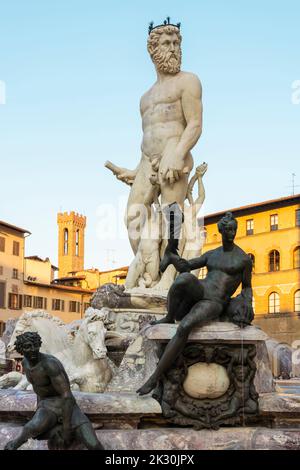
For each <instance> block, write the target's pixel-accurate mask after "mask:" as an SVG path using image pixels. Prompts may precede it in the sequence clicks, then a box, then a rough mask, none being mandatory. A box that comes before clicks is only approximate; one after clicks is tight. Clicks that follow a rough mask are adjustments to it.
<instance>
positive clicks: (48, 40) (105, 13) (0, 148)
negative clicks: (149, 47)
mask: <svg viewBox="0 0 300 470" xmlns="http://www.w3.org/2000/svg"><path fill="white" fill-rule="evenodd" d="M167 15H170V16H171V19H172V20H173V21H174V22H178V21H181V23H182V35H183V44H182V47H183V69H184V70H188V71H192V72H194V73H196V74H197V75H198V76H199V77H200V79H201V81H202V85H203V102H204V128H203V135H202V137H201V140H200V141H199V142H198V144H197V146H196V147H195V149H194V152H193V154H194V159H195V161H196V163H197V162H201V161H203V160H205V161H207V162H208V165H209V170H208V172H207V174H206V175H205V186H206V196H207V197H206V202H205V212H206V213H209V212H214V211H218V210H222V209H229V208H232V207H236V206H240V205H243V204H248V203H253V202H257V201H262V200H266V199H271V198H277V197H281V196H285V195H289V194H290V193H291V188H289V187H288V186H289V185H290V184H291V183H290V182H291V174H292V172H295V173H296V174H297V178H296V179H297V183H299V184H300V168H299V167H300V164H299V160H300V158H299V157H300V132H299V128H300V105H295V104H294V105H293V104H292V101H291V95H292V83H293V82H294V81H295V80H300V61H299V53H300V50H299V45H300V28H299V18H300V3H299V0H294V1H293V0H286V1H285V2H283V1H282V0H263V1H261V0H253V1H251V2H250V1H248V2H247V1H240V0H239V1H238V0H228V1H226V2H225V1H224V0H209V1H208V0H206V1H202V2H200V1H199V0H189V1H184V2H183V1H182V0H167V1H158V0H152V1H151V2H149V1H141V0H140V1H138V0H126V1H124V0H122V1H121V0H110V1H109V2H102V1H99V0H85V1H83V0H80V1H79V0H72V1H71V0H51V1H50V0H44V1H42V2H41V1H40V0H27V1H26V2H25V1H23V0H11V1H10V2H8V1H6V2H2V4H1V12H0V44H1V48H0V80H3V81H5V83H6V95H7V96H6V104H5V105H0V157H1V175H2V178H1V193H2V198H1V201H2V202H1V210H0V219H4V220H6V221H8V222H11V223H14V224H16V225H19V226H23V227H25V228H28V229H29V230H30V231H31V232H32V236H31V237H29V238H28V240H27V250H26V251H27V254H28V255H32V254H38V255H40V256H44V257H45V256H49V257H50V258H51V260H52V261H53V262H54V263H55V262H57V229H56V213H57V212H58V211H60V210H76V211H79V212H82V213H84V214H85V215H86V216H87V218H88V226H87V231H86V263H85V264H86V267H91V266H95V267H99V268H100V269H105V268H107V267H108V263H107V259H106V258H107V252H106V250H107V249H114V250H116V251H115V253H114V258H115V259H116V265H122V264H126V263H128V262H129V261H130V260H131V253H130V249H129V243H128V242H127V240H126V237H125V232H124V230H123V232H122V235H121V234H120V236H118V237H117V238H114V239H112V240H101V236H100V235H101V230H102V229H101V227H102V226H103V222H102V225H101V223H100V215H99V214H100V213H99V207H100V211H101V205H102V204H105V203H113V204H114V206H115V208H117V207H118V205H119V204H120V203H119V200H120V198H123V201H124V200H125V199H126V197H127V194H128V190H127V187H126V186H123V185H122V184H121V183H120V182H118V181H117V180H115V179H114V178H113V176H112V174H111V173H109V172H108V171H107V170H105V169H104V167H103V163H104V162H105V161H106V160H107V159H110V160H112V161H113V162H115V163H117V164H120V165H121V166H128V167H132V168H133V167H135V166H136V165H137V163H138V161H139V158H140V151H139V149H140V141H141V135H142V134H141V122H140V117H139V98H140V96H141V95H142V94H143V93H144V92H145V91H146V90H147V89H148V88H149V87H150V86H151V84H152V83H153V81H154V80H155V74H154V69H153V65H152V63H151V61H150V59H149V57H148V54H147V51H146V39H147V27H148V23H149V21H151V20H154V21H155V23H158V22H159V23H160V22H161V21H162V20H163V19H164V18H165V17H166V16H167ZM298 189H299V188H298ZM111 212H112V210H111ZM110 227H111V222H110ZM122 227H123V221H122V219H120V220H119V221H118V230H119V231H120V232H121V229H122ZM102 238H105V237H103V236H102ZM119 238H121V239H119ZM110 258H111V261H112V254H111V255H110ZM111 261H110V266H112V262H111Z"/></svg>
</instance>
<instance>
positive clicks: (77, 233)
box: [75, 230, 79, 256]
mask: <svg viewBox="0 0 300 470" xmlns="http://www.w3.org/2000/svg"><path fill="white" fill-rule="evenodd" d="M75 256H79V230H76V239H75Z"/></svg>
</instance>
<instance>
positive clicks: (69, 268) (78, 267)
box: [57, 211, 86, 277]
mask: <svg viewBox="0 0 300 470" xmlns="http://www.w3.org/2000/svg"><path fill="white" fill-rule="evenodd" d="M57 224H58V269H59V277H67V276H71V275H72V274H73V273H75V272H76V271H82V270H83V269H84V229H85V227H86V217H85V216H83V215H80V214H77V213H75V212H74V211H72V212H70V213H68V212H63V213H59V214H57Z"/></svg>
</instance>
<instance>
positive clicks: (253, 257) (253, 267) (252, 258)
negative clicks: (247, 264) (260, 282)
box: [248, 253, 255, 272]
mask: <svg viewBox="0 0 300 470" xmlns="http://www.w3.org/2000/svg"><path fill="white" fill-rule="evenodd" d="M248 256H250V258H251V261H252V271H253V272H254V270H255V256H254V255H253V254H252V253H248Z"/></svg>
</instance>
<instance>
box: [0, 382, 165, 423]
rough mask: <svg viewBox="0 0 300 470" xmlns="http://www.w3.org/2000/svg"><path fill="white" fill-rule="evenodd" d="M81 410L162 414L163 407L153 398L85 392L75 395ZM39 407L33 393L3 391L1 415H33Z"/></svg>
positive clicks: (93, 413) (1, 395) (100, 413)
mask: <svg viewBox="0 0 300 470" xmlns="http://www.w3.org/2000/svg"><path fill="white" fill-rule="evenodd" d="M73 394H74V397H75V399H76V401H77V403H78V405H79V406H80V408H81V410H82V411H83V412H84V413H86V414H87V415H99V417H100V418H101V417H102V416H103V415H112V414H113V415H115V416H118V415H119V416H120V415H122V416H123V415H139V416H140V415H143V416H147V415H157V414H158V415H159V414H160V413H161V409H160V405H159V404H158V403H157V401H156V400H154V399H153V398H151V397H140V396H138V395H136V394H132V393H82V392H73ZM35 408H36V395H35V394H34V393H33V392H29V391H28V392H27V391H17V390H13V389H7V390H0V416H1V415H2V416H3V415H5V414H11V413H12V414H14V415H21V416H28V415H31V414H32V413H33V412H34V411H35Z"/></svg>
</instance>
